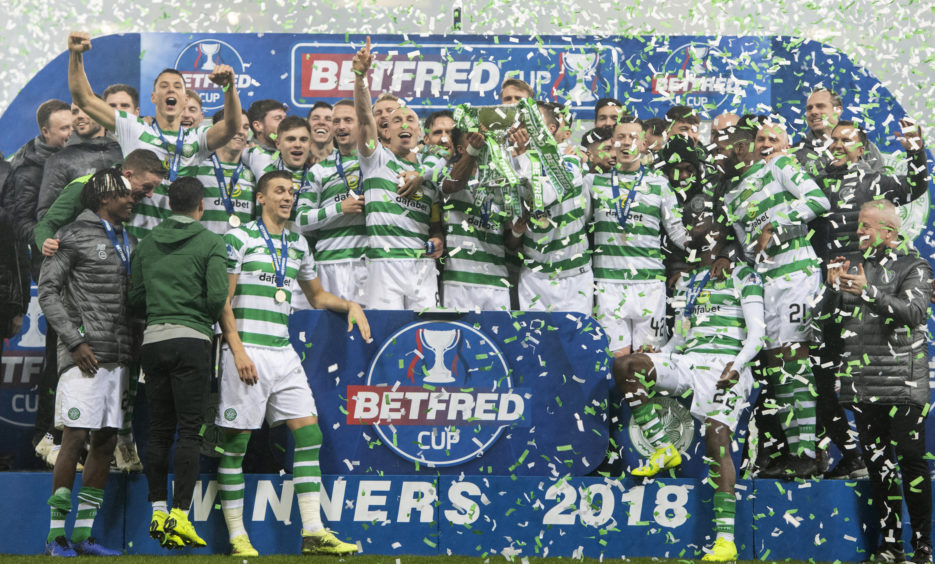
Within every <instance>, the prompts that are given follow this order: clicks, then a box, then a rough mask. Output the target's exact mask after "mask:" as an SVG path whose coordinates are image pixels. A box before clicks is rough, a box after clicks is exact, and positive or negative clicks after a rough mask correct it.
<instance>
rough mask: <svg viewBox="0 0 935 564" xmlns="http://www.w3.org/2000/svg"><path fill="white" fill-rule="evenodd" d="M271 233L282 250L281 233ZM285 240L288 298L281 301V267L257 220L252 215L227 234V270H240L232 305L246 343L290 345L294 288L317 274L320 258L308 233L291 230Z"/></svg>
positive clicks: (285, 283) (271, 346) (264, 345)
mask: <svg viewBox="0 0 935 564" xmlns="http://www.w3.org/2000/svg"><path fill="white" fill-rule="evenodd" d="M270 236H271V238H272V241H273V247H274V248H275V249H276V253H277V255H278V253H279V252H280V248H281V240H280V236H279V235H272V234H271V235H270ZM286 241H287V242H288V251H287V254H288V262H287V263H286V278H285V282H284V285H283V289H284V290H285V292H286V301H284V302H283V303H277V302H276V298H275V296H276V290H277V288H276V269H275V267H274V266H273V258H272V256H271V255H270V252H269V247H268V246H267V244H266V241H264V240H263V237H262V236H261V235H260V230H259V229H258V228H257V222H256V221H251V222H249V223H247V224H245V225H241V226H240V227H238V228H236V229H231V230H230V231H228V232H227V233H226V234H225V235H224V242H225V243H227V272H228V274H238V275H239V277H238V279H237V289H236V290H234V298H233V299H232V300H231V307H232V308H233V309H234V317H235V318H236V319H237V332H238V333H239V334H240V339H241V340H242V341H243V342H244V344H245V345H253V346H257V347H267V348H283V347H288V346H290V345H289V313H290V311H291V310H292V305H291V302H292V294H293V292H301V291H302V290H301V289H300V288H299V285H298V282H297V280H313V279H314V278H316V277H317V274H316V270H315V259H314V258H313V257H312V253H310V252H309V249H308V243H307V242H306V241H305V238H304V237H302V236H301V235H299V234H298V233H293V232H291V231H288V230H287V231H286Z"/></svg>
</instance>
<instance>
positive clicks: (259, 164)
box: [240, 146, 279, 181]
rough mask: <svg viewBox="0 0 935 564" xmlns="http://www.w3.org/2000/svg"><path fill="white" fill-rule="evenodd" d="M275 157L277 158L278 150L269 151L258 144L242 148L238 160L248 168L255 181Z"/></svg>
mask: <svg viewBox="0 0 935 564" xmlns="http://www.w3.org/2000/svg"><path fill="white" fill-rule="evenodd" d="M277 158H279V152H278V151H270V150H267V149H264V148H263V147H260V146H254V147H250V148H247V149H244V150H243V153H242V154H241V155H240V161H241V162H242V163H243V164H244V166H245V167H247V168H249V169H250V172H252V173H253V176H254V178H256V179H257V181H259V180H260V177H261V176H263V172H264V171H265V170H266V168H267V167H268V166H270V165H271V164H273V163H274V162H275V161H276V159H277ZM273 170H275V169H273Z"/></svg>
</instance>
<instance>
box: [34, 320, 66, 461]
mask: <svg viewBox="0 0 935 564" xmlns="http://www.w3.org/2000/svg"><path fill="white" fill-rule="evenodd" d="M56 388H58V333H56V332H55V330H54V329H52V325H51V324H49V323H47V324H46V326H45V364H43V366H42V374H41V375H40V377H39V398H38V400H39V401H38V405H37V406H36V426H35V430H34V432H33V443H38V442H39V441H41V440H42V436H43V435H45V434H46V433H53V434H59V435H60V433H61V432H60V431H56V430H55V421H54V417H55V389H56ZM57 442H61V436H59V437H58V441H57Z"/></svg>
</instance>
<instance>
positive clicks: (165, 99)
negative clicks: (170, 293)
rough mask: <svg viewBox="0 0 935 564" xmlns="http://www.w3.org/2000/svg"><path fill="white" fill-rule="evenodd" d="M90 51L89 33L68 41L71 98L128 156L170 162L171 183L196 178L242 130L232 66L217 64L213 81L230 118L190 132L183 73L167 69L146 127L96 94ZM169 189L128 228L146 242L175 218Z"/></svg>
mask: <svg viewBox="0 0 935 564" xmlns="http://www.w3.org/2000/svg"><path fill="white" fill-rule="evenodd" d="M90 48H91V39H90V36H89V35H88V34H87V33H81V32H72V33H71V34H70V35H69V36H68V50H69V62H68V88H69V90H71V95H72V99H73V100H74V102H75V104H77V105H78V106H79V107H80V108H81V109H82V110H84V111H85V112H87V114H88V115H89V116H91V118H92V119H94V121H96V122H97V123H99V124H101V125H102V126H104V128H106V129H107V130H109V131H113V132H114V133H115V134H116V137H117V142H118V143H120V148H121V150H122V151H123V153H124V154H125V155H126V154H128V153H130V152H131V151H133V150H134V149H149V150H151V151H153V152H154V153H156V155H157V156H159V158H161V159H163V160H164V161H165V162H166V167H167V168H168V169H169V176H168V181H169V182H171V181H173V180H175V179H176V178H177V177H178V176H196V175H197V173H198V165H199V164H200V163H201V162H203V161H204V160H205V159H206V158H208V155H210V154H211V151H213V150H214V149H216V148H218V147H220V146H222V145H224V144H225V143H227V142H228V141H229V140H230V139H231V137H233V136H234V134H236V133H237V130H238V129H239V127H240V99H239V98H238V97H237V89H236V87H235V84H236V80H235V77H234V71H233V69H231V68H230V67H229V66H227V65H218V66H217V67H216V68H215V69H214V72H213V73H212V74H211V77H210V78H211V81H212V82H214V83H215V84H217V85H218V86H220V87H222V88H223V89H224V108H225V109H226V110H227V112H228V114H227V119H225V120H224V121H223V122H220V123H217V124H215V125H213V126H211V127H210V128H203V129H185V127H184V126H183V125H182V123H181V121H182V113H183V105H184V104H185V101H186V97H187V93H186V91H185V81H184V79H183V78H182V74H181V73H180V72H179V71H177V70H174V69H165V70H163V71H162V72H160V73H159V75H158V76H156V80H155V81H154V83H153V92H152V95H151V97H150V99H151V100H152V103H153V105H154V106H155V108H156V117H155V119H154V120H153V123H152V124H147V123H146V122H145V121H143V120H142V119H140V118H139V117H137V116H134V115H131V114H128V113H126V112H123V111H120V110H115V109H114V108H112V107H110V106H109V105H108V104H107V103H106V102H104V101H103V100H101V99H100V98H98V97H96V96H95V95H94V92H93V91H92V90H91V84H90V83H89V82H88V77H87V75H86V74H85V70H84V58H83V53H84V52H85V51H87V50H89V49H90ZM167 189H168V184H167V183H163V184H161V185H159V186H158V187H157V188H156V190H155V191H154V193H153V196H152V197H151V198H146V199H144V201H143V202H142V203H141V204H140V205H139V206H138V208H137V212H136V213H135V214H134V215H133V219H132V220H131V224H130V225H129V226H128V229H130V232H131V234H133V235H134V236H136V237H138V238H142V237H144V236H145V235H146V234H147V233H149V231H151V230H152V229H153V227H155V226H156V225H158V224H159V222H160V221H162V219H163V218H165V217H168V215H170V213H171V212H170V210H169V200H168V195H167Z"/></svg>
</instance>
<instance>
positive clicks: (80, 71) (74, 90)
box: [68, 31, 116, 131]
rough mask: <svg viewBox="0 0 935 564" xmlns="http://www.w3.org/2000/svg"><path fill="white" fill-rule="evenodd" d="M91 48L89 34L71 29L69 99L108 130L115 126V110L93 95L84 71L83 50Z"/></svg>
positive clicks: (69, 43) (69, 38)
mask: <svg viewBox="0 0 935 564" xmlns="http://www.w3.org/2000/svg"><path fill="white" fill-rule="evenodd" d="M89 49H91V36H90V35H88V34H87V33H84V32H82V31H73V32H71V33H70V34H69V35H68V89H69V90H70V91H71V99H72V101H73V102H74V103H75V104H78V107H79V108H81V109H82V110H84V113H86V114H88V115H89V116H91V119H93V120H94V121H96V122H97V123H99V124H101V125H102V126H104V127H105V128H106V129H107V130H108V131H113V130H114V128H115V127H116V124H115V121H114V112H115V110H114V109H113V108H111V107H110V106H108V105H107V103H106V102H104V100H101V99H100V98H98V97H97V96H95V95H94V89H92V88H91V83H90V82H88V75H87V74H86V73H85V72H84V52H85V51H87V50H89Z"/></svg>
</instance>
